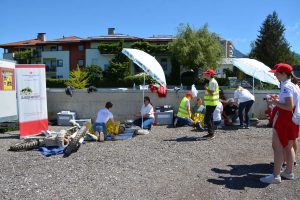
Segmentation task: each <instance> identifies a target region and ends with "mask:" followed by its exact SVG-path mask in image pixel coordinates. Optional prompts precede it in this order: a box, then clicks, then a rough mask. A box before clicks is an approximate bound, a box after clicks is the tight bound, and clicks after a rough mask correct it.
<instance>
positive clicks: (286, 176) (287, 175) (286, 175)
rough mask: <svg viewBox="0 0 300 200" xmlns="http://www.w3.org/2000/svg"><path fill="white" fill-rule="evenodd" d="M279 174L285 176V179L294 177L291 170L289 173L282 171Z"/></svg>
mask: <svg viewBox="0 0 300 200" xmlns="http://www.w3.org/2000/svg"><path fill="white" fill-rule="evenodd" d="M280 175H281V176H282V177H283V178H286V179H288V180H294V179H295V175H294V173H293V172H292V173H290V174H288V173H286V172H285V171H284V172H282V173H281V174H280Z"/></svg>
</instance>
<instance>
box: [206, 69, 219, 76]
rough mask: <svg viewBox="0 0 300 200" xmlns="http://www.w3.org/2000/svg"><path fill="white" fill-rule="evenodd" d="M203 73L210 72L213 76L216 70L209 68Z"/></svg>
mask: <svg viewBox="0 0 300 200" xmlns="http://www.w3.org/2000/svg"><path fill="white" fill-rule="evenodd" d="M203 74H209V75H212V76H214V75H215V74H216V73H215V71H214V70H212V69H208V70H206V71H204V72H203Z"/></svg>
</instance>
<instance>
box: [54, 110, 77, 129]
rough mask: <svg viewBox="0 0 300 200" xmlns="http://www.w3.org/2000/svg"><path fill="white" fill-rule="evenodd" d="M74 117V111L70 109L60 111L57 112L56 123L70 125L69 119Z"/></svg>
mask: <svg viewBox="0 0 300 200" xmlns="http://www.w3.org/2000/svg"><path fill="white" fill-rule="evenodd" d="M71 119H73V120H75V119H76V113H75V112H70V111H61V112H59V113H57V125H59V126H71V125H72V124H71V123H70V120H71Z"/></svg>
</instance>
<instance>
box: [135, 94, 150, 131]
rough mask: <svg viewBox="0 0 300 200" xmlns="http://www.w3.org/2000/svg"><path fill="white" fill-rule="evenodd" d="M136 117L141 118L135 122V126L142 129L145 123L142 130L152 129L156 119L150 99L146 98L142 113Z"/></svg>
mask: <svg viewBox="0 0 300 200" xmlns="http://www.w3.org/2000/svg"><path fill="white" fill-rule="evenodd" d="M135 116H136V117H139V118H138V119H136V120H134V121H133V124H134V125H136V126H140V127H141V126H142V121H143V127H142V128H143V129H148V130H150V129H151V127H152V123H153V119H154V110H153V106H152V104H151V102H150V98H149V97H147V96H146V97H144V104H143V105H142V108H141V111H140V112H139V113H136V114H135Z"/></svg>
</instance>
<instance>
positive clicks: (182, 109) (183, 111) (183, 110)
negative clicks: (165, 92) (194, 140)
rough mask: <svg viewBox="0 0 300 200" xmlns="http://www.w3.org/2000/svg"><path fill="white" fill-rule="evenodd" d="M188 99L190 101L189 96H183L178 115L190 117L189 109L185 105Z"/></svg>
mask: <svg viewBox="0 0 300 200" xmlns="http://www.w3.org/2000/svg"><path fill="white" fill-rule="evenodd" d="M186 101H188V98H186V97H183V99H182V100H181V102H180V105H179V108H178V113H177V115H178V116H180V117H184V118H189V117H190V115H189V113H188V111H187V110H186V107H185V103H186Z"/></svg>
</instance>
